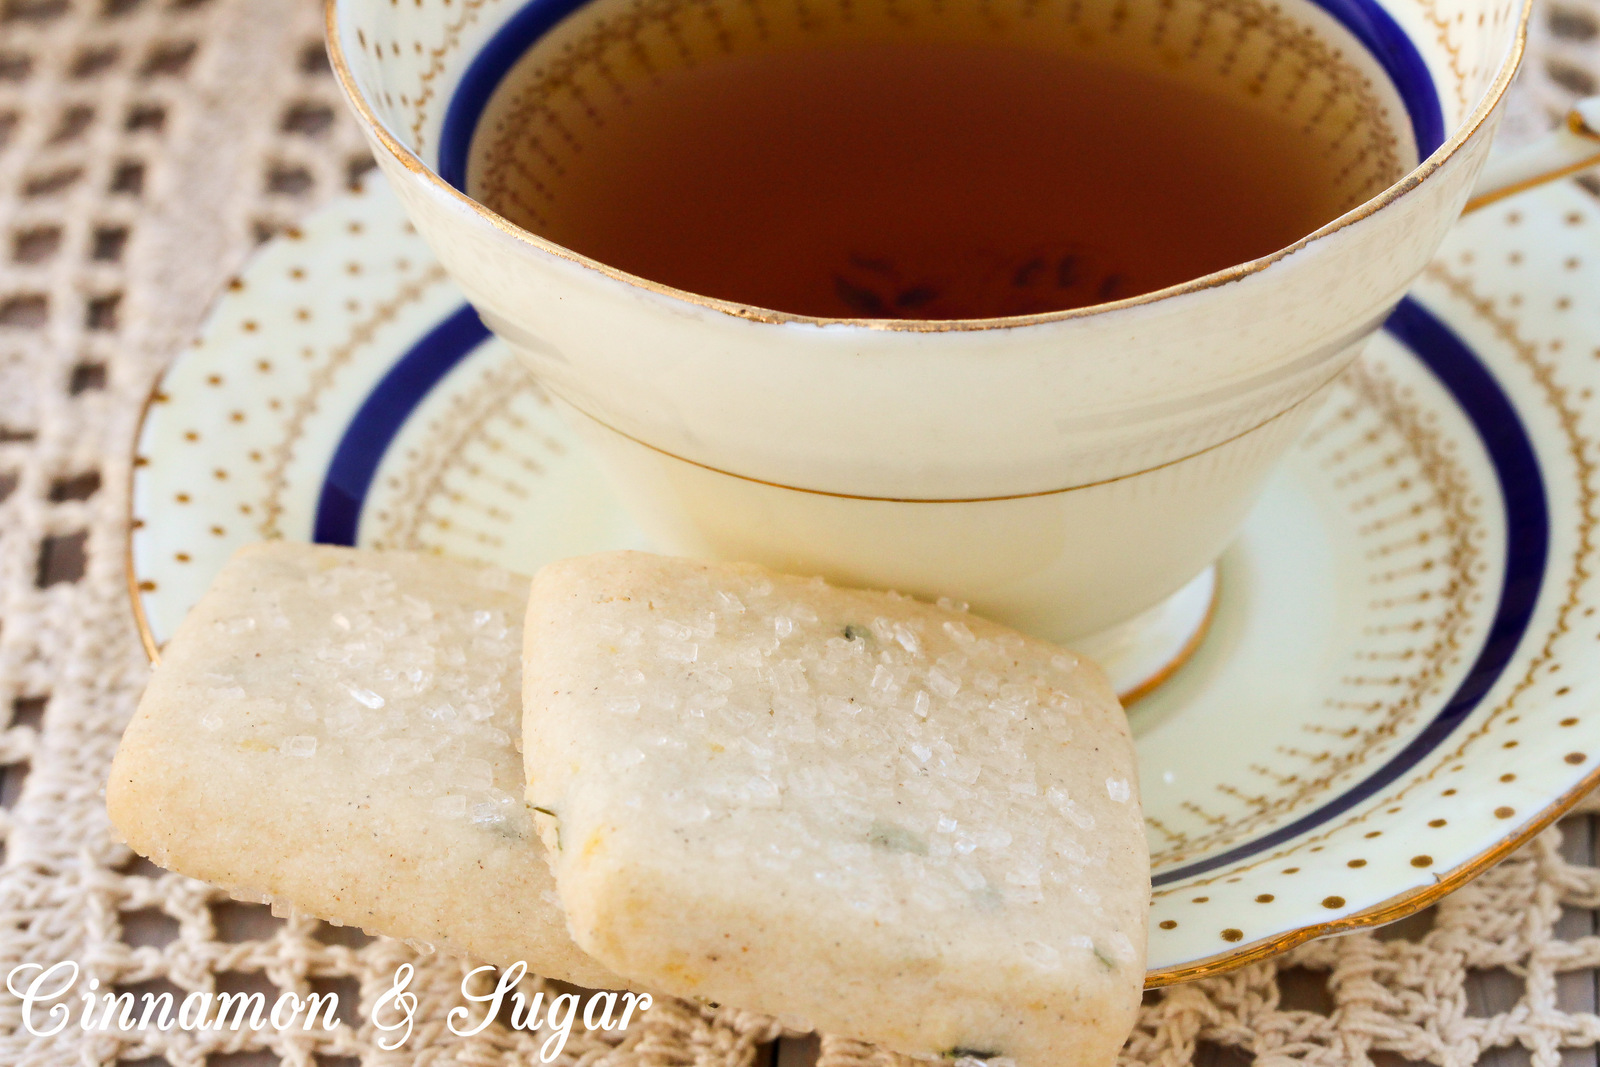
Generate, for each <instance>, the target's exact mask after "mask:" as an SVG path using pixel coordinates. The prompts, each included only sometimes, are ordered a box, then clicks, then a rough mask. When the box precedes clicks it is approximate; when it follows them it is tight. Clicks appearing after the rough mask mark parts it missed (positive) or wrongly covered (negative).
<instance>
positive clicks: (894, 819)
mask: <svg viewBox="0 0 1600 1067" xmlns="http://www.w3.org/2000/svg"><path fill="white" fill-rule="evenodd" d="M524 642H525V643H524V647H525V657H524V669H523V687H524V716H523V728H524V744H523V751H524V758H525V761H526V765H527V772H528V778H529V787H528V795H529V799H530V801H531V802H532V804H533V805H534V808H535V812H536V813H537V814H536V821H537V822H538V825H539V829H540V832H541V834H542V835H543V836H544V839H545V843H546V845H547V847H548V852H547V857H548V859H549V861H550V863H551V866H552V868H553V869H554V871H555V874H556V882H557V886H558V889H559V892H560V896H561V900H562V903H563V905H564V908H565V910H566V913H567V918H568V923H569V926H570V929H571V931H572V935H573V937H574V939H575V940H576V941H577V943H578V944H579V946H580V947H582V948H583V949H584V950H585V951H587V952H589V953H590V954H591V955H593V956H594V957H595V958H596V959H598V960H600V961H601V962H603V963H604V964H605V965H607V966H608V967H611V968H612V969H613V970H616V971H617V972H618V973H620V974H623V975H626V976H628V977H629V978H630V979H634V980H636V981H638V982H641V983H644V984H646V985H650V986H654V987H658V988H660V989H662V990H664V991H667V992H671V993H676V994H679V995H682V996H695V997H701V998H706V999H709V1000H713V1001H717V1002H721V1003H726V1004H732V1005H736V1006H739V1007H745V1008H751V1009H755V1010H759V1011H764V1012H768V1013H770V1014H773V1015H777V1016H779V1017H780V1018H783V1019H785V1020H789V1021H793V1022H795V1023H796V1024H797V1025H798V1024H801V1023H804V1024H809V1025H814V1026H815V1027H817V1028H818V1029H821V1030H824V1031H830V1032H835V1033H841V1034H846V1035H849V1036H853V1037H858V1038H862V1039H865V1040H870V1041H875V1042H878V1043H880V1044H882V1045H884V1046H886V1047H888V1048H891V1049H894V1050H897V1051H900V1052H905V1053H910V1054H914V1055H943V1056H957V1057H959V1056H963V1055H970V1056H976V1057H980V1058H994V1057H997V1056H998V1057H1006V1058H1010V1059H1013V1060H1015V1061H1017V1062H1018V1063H1020V1064H1024V1065H1034V1064H1037V1065H1041V1067H1043V1065H1051V1067H1060V1065H1077V1064H1083V1065H1091V1064H1092V1065H1107V1064H1110V1063H1111V1062H1112V1060H1113V1058H1114V1056H1115V1053H1116V1050H1117V1048H1118V1047H1120V1045H1121V1044H1122V1042H1123V1041H1124V1040H1125V1038H1126V1037H1127V1034H1128V1033H1129V1031H1130V1029H1131V1028H1132V1025H1133V1021H1134V1016H1135V1012H1136V1011H1137V1009H1138V1005H1139V1000H1140V995H1141V991H1142V989H1143V983H1144V954H1145V923H1146V917H1147V913H1148V907H1149V899H1150V869H1149V854H1148V851H1147V849H1146V845H1145V837H1144V829H1143V824H1142V819H1141V817H1140V812H1139V803H1138V786H1137V782H1136V779H1135V770H1134V756H1133V746H1132V741H1131V739H1130V737H1129V734H1128V727H1127V723H1126V720H1125V718H1124V716H1123V713H1122V710H1121V708H1120V707H1119V706H1118V704H1117V701H1116V698H1115V696H1114V695H1113V693H1112V692H1111V690H1110V688H1109V686H1108V685H1107V683H1106V681H1105V678H1104V676H1103V675H1102V674H1101V673H1100V671H1099V670H1098V669H1097V668H1095V667H1094V666H1092V665H1090V664H1088V663H1086V662H1084V661H1082V660H1080V659H1079V658H1077V657H1076V656H1074V655H1073V654H1071V653H1069V652H1066V651H1064V650H1062V649H1061V648H1059V647H1057V646H1054V645H1050V644H1047V643H1045V642H1042V641H1038V640H1035V639H1033V638H1029V637H1025V636H1023V635H1021V634H1018V633H1016V632H1014V631H1011V630H1008V629H1006V628H1004V627H1001V626H998V625H995V624H993V623H990V622H987V621H984V620H982V619H979V618H976V617H973V616H971V615H968V614H966V613H965V612H963V611H960V610H957V609H955V608H953V607H949V606H935V605H930V604H926V603H922V602H919V601H916V600H913V599H910V598H908V597H903V596H898V595H895V594H892V593H878V592H862V591H856V590H847V589H840V588H836V587H832V586H829V585H826V584H824V583H823V582H822V581H820V580H816V579H813V580H806V579H801V578H794V577H789V576H785V575H780V574H776V573H773V572H771V571H767V570H765V569H762V568H759V567H755V566H750V565H743V564H716V563H705V562H699V561H691V560H684V559H674V558H668V557H662V556H653V555H649V554H645V553H638V552H619V553H606V554H602V555H597V556H589V557H584V558H580V559H573V560H566V561H563V562H560V563H556V564H551V565H549V566H547V567H545V568H544V569H543V570H541V571H540V572H539V574H538V575H537V576H536V577H535V579H534V583H533V592H532V594H531V596H530V599H529V604H528V617H527V624H526V629H525V634H524Z"/></svg>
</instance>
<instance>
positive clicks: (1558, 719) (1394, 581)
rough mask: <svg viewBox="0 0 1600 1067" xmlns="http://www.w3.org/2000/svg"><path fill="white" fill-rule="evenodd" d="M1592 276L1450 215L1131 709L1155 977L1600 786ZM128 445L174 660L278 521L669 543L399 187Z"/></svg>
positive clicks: (348, 222) (1444, 881)
mask: <svg viewBox="0 0 1600 1067" xmlns="http://www.w3.org/2000/svg"><path fill="white" fill-rule="evenodd" d="M1597 292H1600V205H1597V204H1596V203H1595V202H1594V201H1593V200H1592V199H1591V198H1589V197H1588V196H1586V195H1585V194H1584V193H1582V192H1581V191H1580V190H1579V189H1577V187H1575V186H1571V185H1558V186H1552V187H1549V188H1546V189H1543V190H1539V191H1535V192H1533V193H1529V194H1525V195H1523V196H1521V197H1519V198H1516V199H1514V200H1510V201H1506V202H1505V203H1504V204H1501V205H1497V206H1495V207H1494V208H1493V209H1491V210H1488V211H1486V212H1483V213H1481V214H1479V215H1475V216H1472V217H1470V218H1468V219H1467V220H1465V221H1463V222H1462V224H1461V225H1460V226H1459V228H1458V230H1457V232H1456V233H1455V234H1454V235H1452V237H1451V239H1450V242H1449V244H1448V245H1447V246H1446V248H1445V249H1444V250H1443V251H1442V252H1441V253H1440V256H1439V258H1438V259H1437V260H1436V262H1435V263H1434V265H1433V267H1432V268H1431V270H1430V271H1429V273H1428V275H1427V276H1426V277H1425V278H1424V279H1423V281H1422V282H1421V283H1420V284H1419V286H1418V287H1417V289H1416V291H1415V292H1414V294H1413V296H1412V298H1410V299H1408V300H1407V302H1406V303H1405V304H1403V305H1402V307H1401V309H1400V310H1399V312H1398V313H1397V316H1396V318H1395V319H1393V320H1391V324H1390V327H1389V329H1388V331H1386V332H1385V333H1384V334H1382V335H1380V336H1379V337H1378V338H1376V339H1375V340H1374V342H1373V343H1372V345H1371V347H1370V349H1369V351H1368V354H1367V356H1366V357H1365V358H1364V360H1363V361H1362V363H1361V364H1360V365H1359V366H1358V367H1357V368H1355V369H1354V370H1353V371H1352V372H1351V373H1350V374H1349V375H1347V377H1346V378H1345V379H1344V381H1343V382H1342V383H1341V384H1340V385H1339V386H1338V387H1337V390H1336V394H1335V396H1334V397H1333V398H1332V400H1331V401H1330V402H1329V403H1328V405H1327V407H1326V408H1325V409H1324V410H1323V412H1322V413H1321V414H1320V415H1319V416H1318V418H1317V420H1316V423H1315V426H1314V429H1313V430H1312V432H1311V433H1310V435H1309V436H1308V437H1307V439H1306V441H1305V442H1304V443H1303V444H1302V445H1301V446H1299V447H1298V448H1296V449H1295V450H1294V451H1293V453H1292V454H1291V456H1290V458H1289V459H1288V461H1287V462H1286V463H1285V465H1284V467H1283V468H1282V470H1281V471H1280V473H1279V474H1278V476H1277V477H1276V479H1275V480H1274V482H1273V483H1272V485H1271V487H1270V489H1269V490H1268V492H1267V493H1266V495H1265V497H1264V498H1263V500H1262V501H1261V503H1260V505H1259V506H1258V507H1257V508H1256V510H1255V512H1254V513H1253V514H1252V516H1251V518H1250V520H1249V522H1248V524H1247V525H1246V528H1245V531H1244V533H1243V535H1242V536H1241V537H1240V538H1239V540H1238V541H1237V542H1236V543H1235V545H1234V546H1233V547H1232V548H1231V549H1229V551H1228V552H1227V554H1226V555H1225V556H1224V557H1223V559H1222V561H1221V563H1220V565H1219V572H1220V573H1219V580H1218V586H1217V587H1218V593H1217V598H1216V602H1215V605H1214V606H1213V609H1212V610H1213V612H1214V615H1213V621H1212V623H1211V626H1210V629H1209V631H1208V633H1207V634H1206V636H1205V638H1204V640H1203V641H1202V642H1201V643H1200V645H1199V648H1198V650H1197V651H1196V652H1195V655H1194V656H1193V657H1192V658H1191V659H1190V660H1189V661H1188V662H1187V663H1186V664H1184V665H1183V666H1182V667H1181V668H1180V669H1178V670H1177V671H1176V672H1175V673H1173V674H1172V676H1171V677H1170V678H1168V679H1167V680H1166V681H1165V682H1164V683H1163V684H1161V685H1160V686H1159V687H1157V688H1156V689H1155V690H1154V691H1153V692H1151V693H1150V694H1149V695H1148V696H1146V697H1144V698H1143V699H1142V700H1140V701H1139V702H1138V703H1137V705H1135V706H1134V707H1133V708H1132V709H1131V711H1130V719H1131V721H1132V724H1133V727H1134V732H1135V735H1136V737H1137V739H1138V745H1139V755H1140V763H1141V775H1142V779H1143V791H1144V801H1145V813H1146V816H1147V821H1148V825H1149V828H1150V843H1151V850H1152V853H1153V856H1154V860H1155V868H1154V869H1155V881H1156V889H1155V899H1154V910H1153V913H1152V917H1151V921H1152V929H1151V939H1150V969H1151V973H1150V978H1149V981H1150V984H1152V985H1161V984H1166V983H1169V982H1173V981H1180V980H1183V979H1186V978H1191V977H1197V976H1200V975H1204V974H1209V973H1214V972H1216V971H1219V970H1222V969H1225V968H1228V967H1231V966H1235V965H1238V964H1241V963H1244V962H1247V961H1249V960H1252V959H1258V958H1261V957H1263V956H1265V955H1269V954H1271V953H1274V952H1277V951H1281V950H1283V949H1286V948H1288V947H1290V946H1292V945H1294V944H1297V943H1299V942H1300V941H1303V940H1305V939H1307V938H1310V937H1315V936H1320V935H1323V934H1327V933H1332V932H1337V931H1339V930H1343V929H1348V928H1352V927H1354V926H1359V925H1368V924H1372V923H1378V922H1385V921H1390V920H1392V919H1396V918H1400V917H1402V916H1403V915H1405V914H1408V913H1409V912H1411V911H1413V910H1415V909H1417V908H1419V907H1422V906H1424V905H1425V904H1427V903H1429V902H1431V901H1433V900H1434V899H1436V898H1437V897H1438V896H1440V895H1441V894H1443V893H1444V892H1446V891H1448V890H1449V889H1450V888H1453V887H1454V886H1456V885H1459V884H1460V883H1461V882H1462V881H1464V880H1465V879H1467V878H1469V877H1471V876H1472V875H1473V874H1475V873H1477V872H1478V871H1480V870H1482V869H1483V868H1484V867H1485V866H1487V865H1488V864H1490V863H1492V862H1494V860H1496V859H1498V858H1500V857H1501V856H1504V855H1505V854H1507V853H1508V852H1509V851H1510V850H1511V849H1513V848H1514V847H1516V845H1517V844H1519V843H1520V842H1522V841H1524V840H1526V839H1527V838H1528V837H1529V836H1531V835H1532V834H1533V833H1534V832H1536V831H1537V830H1538V829H1540V828H1541V827H1543V826H1544V825H1545V824H1547V823H1548V822H1550V821H1551V820H1552V819H1554V818H1555V817H1556V816H1557V815H1558V814H1559V813H1560V812H1561V811H1562V810H1564V809H1565V807H1567V806H1568V805H1570V804H1571V803H1573V802H1574V801H1575V800H1576V799H1577V797H1578V796H1579V795H1581V794H1582V793H1583V792H1584V791H1585V790H1587V789H1588V788H1589V786H1590V785H1592V784H1593V783H1594V781H1595V780H1596V777H1597V773H1600V772H1597V765H1600V712H1596V711H1595V710H1594V709H1595V708H1597V707H1600V656H1597V655H1596V651H1597V649H1596V640H1597V636H1600V618H1596V610H1597V608H1600V591H1597V590H1596V588H1595V577H1594V574H1595V572H1596V571H1597V569H1600V561H1597V560H1596V559H1595V553H1596V545H1595V521H1596V513H1597V510H1600V504H1597V500H1596V489H1597V485H1596V472H1595V470H1594V463H1595V462H1596V458H1597V457H1596V452H1595V444H1594V442H1595V440H1596V437H1597V436H1600V401H1597V400H1596V399H1595V397H1594V393H1593V387H1594V386H1595V385H1596V384H1597V383H1600V302H1595V301H1589V302H1583V301H1581V300H1579V299H1578V298H1579V297H1580V296H1581V295H1583V294H1593V293H1597ZM135 463H136V470H135V478H134V493H133V520H134V521H133V523H132V527H133V532H132V535H131V540H130V546H129V551H130V557H131V561H132V567H131V575H132V578H131V581H132V583H133V586H134V604H135V613H136V615H137V616H138V618H139V622H140V626H141V631H142V633H143V635H144V638H145V641H146V644H147V647H148V648H149V649H150V650H151V652H152V654H154V652H155V650H156V649H157V648H158V647H159V645H160V642H161V641H162V640H163V639H164V638H165V636H166V635H167V634H169V633H171V632H172V629H173V627H174V626H175V625H176V624H177V622H178V620H179V619H180V618H181V617H182V615H183V613H184V612H185V611H186V610H187V608H188V607H189V605H191V604H192V603H193V602H194V601H195V599H196V598H197V597H198V596H199V594H200V592H201V591H202V590H203V589H204V588H205V586H206V584H207V582H208V581H209V579H210V577H211V575H212V574H214V573H215V571H216V570H217V568H218V567H219V566H220V565H221V563H222V561H223V560H224V559H225V558H226V557H227V556H228V554H229V553H230V552H231V551H232V550H233V549H234V548H235V547H237V546H238V545H240V544H243V543H245V542H248V541H252V540H257V539H260V538H263V537H287V538H297V539H317V540H324V541H335V542H344V543H359V544H362V545H367V546H374V547H390V548H420V549H427V550H432V551H437V552H442V553H447V554H451V555H459V556H465V557H472V558H477V559H484V560H489V561H492V562H495V563H498V564H500V565H502V566H507V567H511V568H513V569H518V570H521V571H524V572H531V571H532V570H533V569H535V568H537V567H538V566H539V565H540V564H541V563H543V562H545V561H547V560H551V559H556V558H559V557H563V556H567V555H573V554H578V553H583V552H590V551H595V550H598V549H604V548H617V547H648V546H647V545H645V544H644V543H643V540H642V538H641V536H640V535H639V533H638V532H637V530H636V529H635V528H634V526H633V525H632V523H631V522H630V520H629V519H628V517H627V516H626V515H625V514H624V513H623V511H622V510H621V508H620V507H619V506H618V504H617V503H616V501H615V500H614V499H613V498H612V496H611V494H610V491H609V489H608V488H607V486H606V485H605V483H604V482H603V481H602V479H601V476H600V474H599V471H598V470H597V469H596V467H595V466H594V464H593V463H592V462H591V461H590V459H589V458H588V457H587V456H586V455H585V454H584V453H583V451H582V450H581V448H580V446H579V445H578V443H577V441H576V439H575V438H574V437H573V436H572V435H571V434H570V433H569V432H568V431H567V430H566V428H565V427H564V426H563V425H562V424H561V423H560V422H559V421H558V420H557V419H556V418H555V416H554V414H553V412H552V411H551V409H550V406H549V404H548V402H547V401H546V399H545V398H544V397H543V395H542V394H541V393H540V391H539V388H538V386H537V384H536V383H535V382H533V381H532V380H531V379H530V378H529V377H528V375H527V374H526V373H525V372H524V371H523V370H522V369H521V368H520V367H519V366H518V365H517V364H516V363H515V362H514V361H513V360H512V359H511V358H510V356H509V354H508V352H507V351H506V350H505V348H504V347H503V346H502V345H501V344H499V342H497V341H495V340H493V339H489V338H487V335H486V333H485V331H484V330H483V328H482V326H481V325H480V324H479V323H478V321H477V318H476V316H475V315H474V314H473V313H472V312H471V311H470V309H467V308H465V306H464V305H463V304H462V302H461V297H460V295H459V294H458V293H457V292H456V290H455V289H454V288H453V287H452V286H451V285H450V283H449V282H448V281H447V280H446V279H445V278H444V275H443V273H442V271H441V270H440V269H439V267H438V266H437V265H436V263H435V262H434V260H433V258H432V257H431V255H430V254H429V252H428V250H427V248H426V247H425V246H424V245H423V244H422V242H421V240H420V239H419V238H418V237H417V236H416V235H415V233H414V232H413V231H412V230H411V228H410V226H409V224H407V223H406V222H405V219H404V216H403V215H402V213H401V212H400V209H399V207H398V206H397V204H396V203H395V202H394V201H393V199H392V198H391V196H390V194H389V193H388V191H387V190H386V189H385V188H384V187H383V186H382V185H381V184H374V185H373V186H371V187H369V189H368V190H367V191H366V192H365V193H363V194H358V195H354V196H351V197H348V198H346V199H344V200H341V201H339V202H338V203H336V204H334V205H333V206H331V207H329V208H327V209H325V210H324V211H322V212H321V213H319V214H318V215H317V216H315V217H314V218H312V219H311V220H310V221H308V222H307V223H306V225H305V227H304V229H303V231H293V232H291V233H290V234H289V235H287V236H286V237H283V238H280V239H278V240H276V241H274V242H272V243H271V244H270V245H268V246H267V247H265V248H264V249H263V250H262V252H261V254H260V255H259V256H258V257H257V258H256V259H255V261H254V262H253V263H252V265H251V266H250V268H249V270H248V271H247V272H246V273H245V275H244V277H243V278H242V279H240V280H238V281H236V282H235V283H234V284H233V287H232V289H231V291H230V292H228V293H227V294H225V296H224V297H223V299H222V300H221V301H220V302H219V304H218V306H217V307H216V309H215V310H214V311H213V313H212V316H211V319H210V321H209V322H208V324H207V326H206V329H205V332H204V334H203V336H202V337H201V338H200V340H198V341H197V342H196V343H195V346H194V347H193V348H192V349H190V350H188V351H186V352H185V353H184V354H183V355H182V356H181V357H180V358H179V359H178V360H177V361H176V362H175V363H174V365H173V366H172V368H171V369H170V370H169V371H168V372H167V375H166V377H165V378H164V379H163V380H162V382H161V384H160V386H159V389H158V391H157V393H156V394H155V395H154V396H153V397H152V402H151V404H150V406H149V408H148V411H147V416H146V419H145V423H144V426H143V428H142V430H141V433H140V438H139V443H138V455H137V459H136V461H135ZM1207 599H1209V598H1207Z"/></svg>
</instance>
